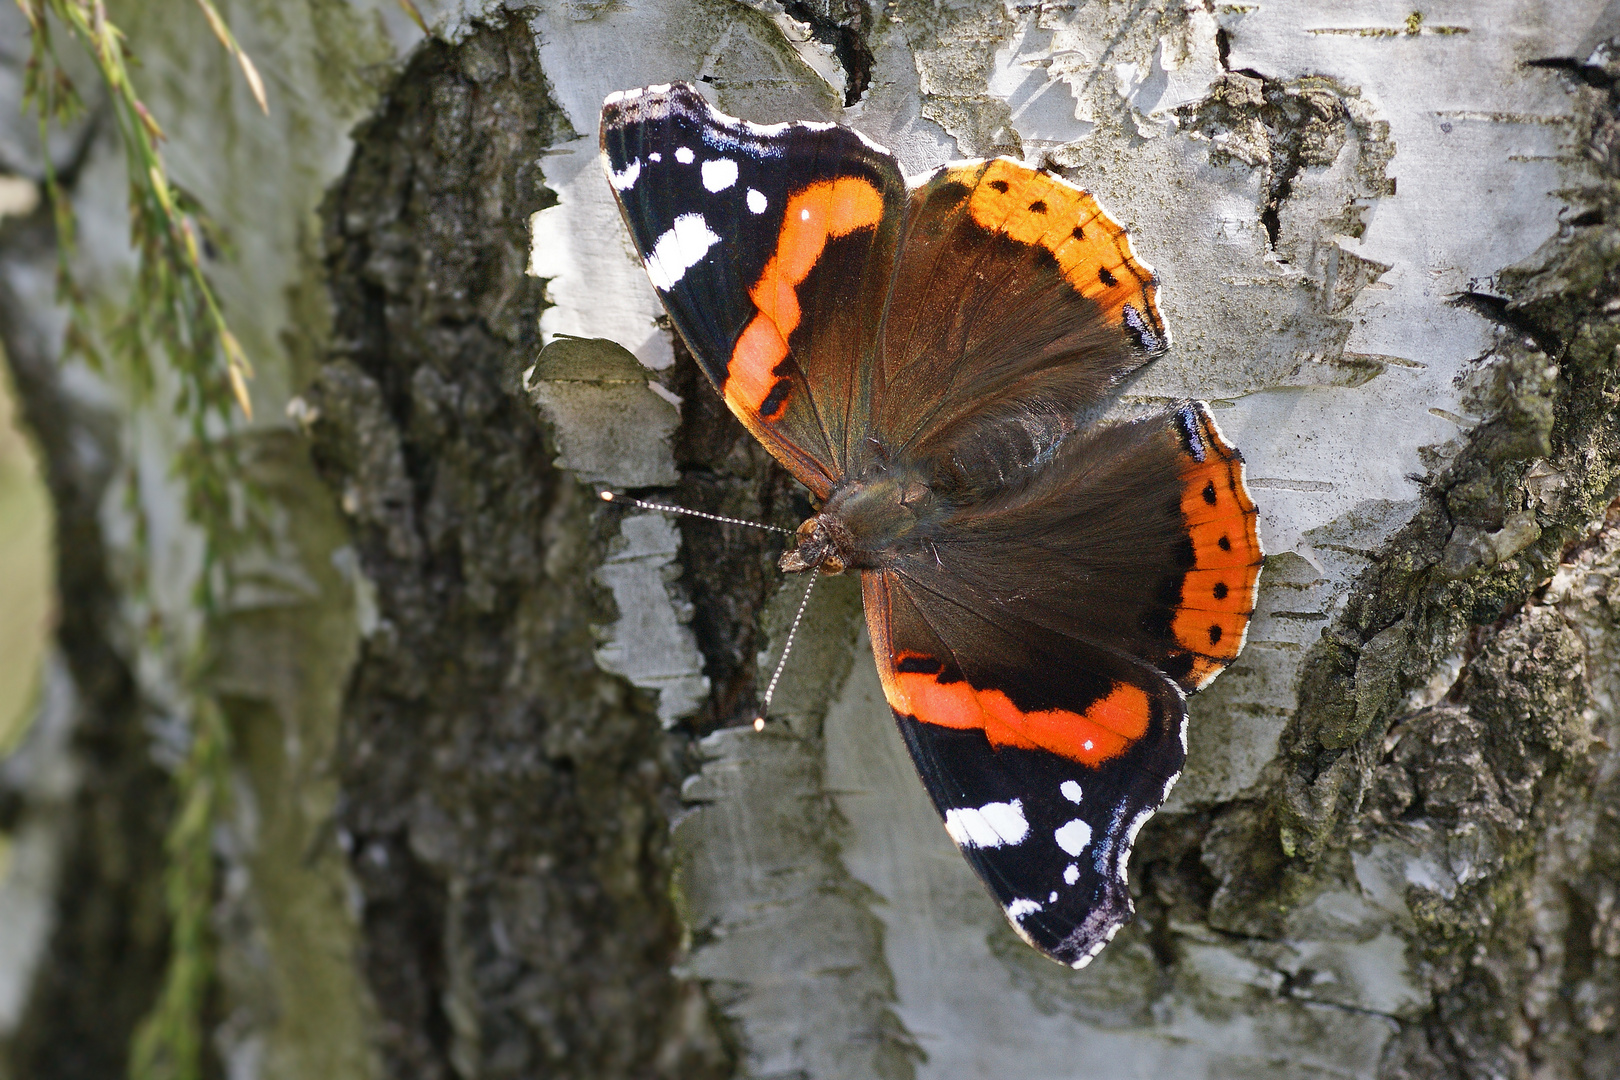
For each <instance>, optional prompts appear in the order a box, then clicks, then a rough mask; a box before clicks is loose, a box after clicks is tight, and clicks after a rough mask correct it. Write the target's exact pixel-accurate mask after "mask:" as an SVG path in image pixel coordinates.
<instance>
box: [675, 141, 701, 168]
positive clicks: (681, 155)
mask: <svg viewBox="0 0 1620 1080" xmlns="http://www.w3.org/2000/svg"><path fill="white" fill-rule="evenodd" d="M695 156H696V155H694V154H693V153H692V150H691V148H690V147H687V146H678V147H676V148H675V160H676V161H678V162H680V163H681V164H682V165H690V164H692V158H693V157H695Z"/></svg>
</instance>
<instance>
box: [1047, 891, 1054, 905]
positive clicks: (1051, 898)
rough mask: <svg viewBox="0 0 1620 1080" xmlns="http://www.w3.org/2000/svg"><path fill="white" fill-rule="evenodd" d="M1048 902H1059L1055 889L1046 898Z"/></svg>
mask: <svg viewBox="0 0 1620 1080" xmlns="http://www.w3.org/2000/svg"><path fill="white" fill-rule="evenodd" d="M1046 902H1047V903H1048V904H1055V903H1057V893H1056V892H1055V891H1054V892H1052V893H1051V894H1049V895H1048V896H1047V898H1046Z"/></svg>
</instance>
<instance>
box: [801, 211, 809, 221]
mask: <svg viewBox="0 0 1620 1080" xmlns="http://www.w3.org/2000/svg"><path fill="white" fill-rule="evenodd" d="M799 220H800V221H809V220H810V211H808V210H800V211H799Z"/></svg>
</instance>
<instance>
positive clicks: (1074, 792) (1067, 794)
mask: <svg viewBox="0 0 1620 1080" xmlns="http://www.w3.org/2000/svg"><path fill="white" fill-rule="evenodd" d="M1058 790H1059V791H1061V792H1063V797H1064V798H1065V799H1068V800H1069V801H1070V802H1073V803H1077V802H1079V801H1080V785H1079V784H1077V783H1075V782H1074V781H1073V780H1065V781H1063V783H1061V784H1059V785H1058Z"/></svg>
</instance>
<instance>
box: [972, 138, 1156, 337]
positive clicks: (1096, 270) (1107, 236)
mask: <svg viewBox="0 0 1620 1080" xmlns="http://www.w3.org/2000/svg"><path fill="white" fill-rule="evenodd" d="M954 171H956V172H960V173H961V174H962V175H960V176H957V177H955V178H956V179H959V180H960V181H961V182H962V183H964V184H966V185H968V186H969V187H972V188H973V194H972V196H971V198H970V199H969V202H968V208H969V212H970V213H972V215H973V220H974V221H975V222H977V223H978V224H979V225H981V226H983V227H984V228H986V229H989V230H991V231H992V232H998V233H1003V234H1005V235H1007V236H1009V237H1011V238H1012V239H1014V240H1017V241H1018V242H1019V243H1023V244H1032V245H1039V246H1041V247H1043V248H1045V249H1046V250H1047V251H1050V252H1051V253H1052V256H1053V257H1054V258H1055V259H1057V262H1058V266H1059V267H1060V268H1061V269H1062V271H1063V276H1064V277H1065V278H1067V279H1068V281H1069V283H1070V284H1071V285H1073V286H1074V288H1075V291H1076V292H1078V293H1080V294H1081V295H1082V296H1085V297H1086V298H1088V299H1090V300H1092V301H1095V302H1096V303H1097V305H1098V306H1100V307H1101V308H1102V309H1103V311H1104V312H1105V313H1106V315H1107V317H1108V319H1109V320H1110V321H1112V322H1114V323H1115V324H1122V323H1124V322H1125V307H1126V305H1127V304H1129V305H1130V306H1131V307H1132V308H1133V309H1134V310H1135V312H1136V314H1137V315H1138V316H1139V317H1140V318H1141V319H1142V321H1143V322H1144V323H1146V324H1147V327H1148V328H1149V329H1150V330H1151V331H1152V333H1153V334H1154V335H1155V336H1156V337H1157V338H1158V340H1159V341H1160V342H1161V343H1166V344H1167V343H1168V338H1167V337H1166V335H1165V330H1164V322H1163V320H1162V319H1161V318H1160V316H1159V305H1158V290H1159V286H1158V279H1157V278H1156V277H1155V276H1154V274H1153V270H1152V268H1151V267H1149V266H1148V265H1147V264H1146V263H1144V262H1142V261H1141V260H1140V259H1138V258H1137V257H1136V253H1135V252H1134V251H1133V250H1132V249H1131V238H1130V235H1129V234H1128V233H1127V232H1126V231H1125V228H1124V227H1123V226H1121V225H1120V224H1119V223H1118V222H1116V221H1114V219H1113V218H1111V217H1109V216H1108V214H1107V213H1106V212H1104V211H1103V209H1102V207H1100V206H1098V205H1097V200H1096V199H1093V198H1092V197H1091V196H1090V195H1089V194H1088V193H1086V192H1084V191H1081V190H1080V189H1079V188H1077V187H1074V186H1072V185H1070V184H1067V183H1065V182H1063V181H1062V180H1059V179H1057V178H1056V177H1054V176H1050V175H1048V174H1047V173H1044V172H1038V171H1036V170H1034V169H1031V168H1029V167H1028V166H1027V165H1022V164H1019V163H1018V162H1016V161H1010V160H1008V159H1006V158H996V159H994V160H992V161H987V162H985V163H984V164H983V165H972V166H967V167H964V168H962V169H960V170H954ZM975 174H976V175H975Z"/></svg>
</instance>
